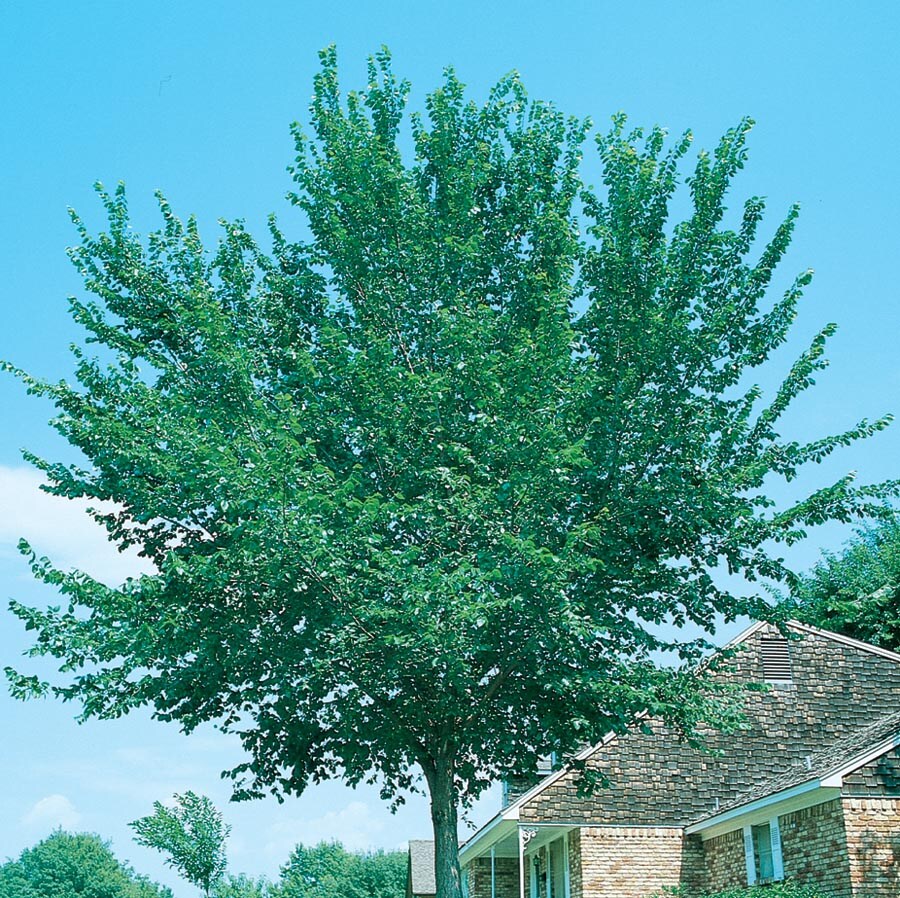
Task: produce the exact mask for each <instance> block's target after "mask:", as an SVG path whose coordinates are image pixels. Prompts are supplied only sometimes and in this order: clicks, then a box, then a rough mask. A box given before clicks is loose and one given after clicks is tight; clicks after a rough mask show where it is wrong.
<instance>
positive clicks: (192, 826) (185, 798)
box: [131, 791, 231, 898]
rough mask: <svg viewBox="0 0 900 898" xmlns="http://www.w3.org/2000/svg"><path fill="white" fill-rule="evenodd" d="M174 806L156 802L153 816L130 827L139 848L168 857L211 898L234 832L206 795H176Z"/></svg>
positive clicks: (222, 872)
mask: <svg viewBox="0 0 900 898" xmlns="http://www.w3.org/2000/svg"><path fill="white" fill-rule="evenodd" d="M174 798H175V805H174V807H166V806H165V805H163V804H162V803H160V802H158V801H155V802H154V803H153V814H151V815H150V816H149V817H142V818H141V819H140V820H135V821H134V822H133V823H132V824H131V828H132V829H133V830H134V831H135V833H136V835H135V841H136V842H137V843H138V844H139V845H146V846H147V847H149V848H156V849H157V850H158V851H161V852H163V853H164V854H167V855H168V858H167V860H166V863H167V864H168V865H169V866H170V867H173V868H174V869H175V870H177V871H178V872H179V873H180V874H181V875H182V876H183V877H184V878H185V879H186V880H187V881H188V882H189V883H191V884H192V885H195V886H197V887H198V888H200V889H202V890H203V893H204V895H206V896H207V898H209V896H210V895H211V893H212V889H213V887H214V886H215V885H216V884H217V883H218V882H219V880H220V879H221V878H222V877H223V876H224V875H225V866H226V858H225V840H226V839H227V838H228V833H229V832H230V830H231V827H229V826H228V825H227V824H225V823H224V822H223V820H222V814H221V813H220V812H219V811H218V810H217V809H216V807H215V805H214V804H213V803H212V802H211V801H210V800H209V799H208V798H207V797H206V796H205V795H197V794H195V793H194V792H190V791H188V792H185V793H184V795H175V796H174Z"/></svg>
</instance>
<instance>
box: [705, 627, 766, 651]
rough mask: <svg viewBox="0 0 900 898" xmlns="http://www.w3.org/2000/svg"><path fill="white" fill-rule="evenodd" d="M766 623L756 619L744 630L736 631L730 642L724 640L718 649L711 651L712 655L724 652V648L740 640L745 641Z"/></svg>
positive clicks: (737, 643) (733, 645)
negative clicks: (736, 633)
mask: <svg viewBox="0 0 900 898" xmlns="http://www.w3.org/2000/svg"><path fill="white" fill-rule="evenodd" d="M765 625H766V621H764V620H758V621H756V623H753V624H750V626H749V627H747V629H746V630H742V631H741V632H740V633H738V635H737V636H735V637H734V639H732V640H731V641H730V642H726V643H725V645H723V646H722V647H721V648H720V649H717V650H716V651H715V652H713V656H715V655H716V654H718V652H724V651H725V650H726V649H733V648H735V647H737V646H739V645H740V644H741V643H742V642H746V641H747V640H748V639H749V638H750V637H751V636H752V635H753V634H754V633H755V632H756V631H757V630H760V629H762V628H763V627H764V626H765Z"/></svg>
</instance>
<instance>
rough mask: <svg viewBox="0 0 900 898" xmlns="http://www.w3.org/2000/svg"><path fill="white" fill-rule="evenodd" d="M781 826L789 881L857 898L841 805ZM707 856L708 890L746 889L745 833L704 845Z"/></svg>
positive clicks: (783, 820) (834, 897) (807, 812)
mask: <svg viewBox="0 0 900 898" xmlns="http://www.w3.org/2000/svg"><path fill="white" fill-rule="evenodd" d="M778 824H779V828H780V829H781V850H782V857H783V859H784V875H785V877H786V878H787V879H793V880H795V881H796V882H798V883H802V884H804V885H816V886H818V887H819V888H820V890H821V891H822V894H823V896H827V898H855V893H853V892H852V891H851V886H850V866H849V861H848V857H847V847H846V844H847V843H846V835H845V832H844V818H843V814H842V809H841V802H840V799H837V800H835V801H829V802H826V803H824V804H820V805H816V806H815V807H811V808H805V809H803V810H801V811H795V812H794V813H792V814H785V815H784V816H783V817H779V818H778ZM703 851H704V855H705V858H706V883H705V885H706V888H707V889H709V890H710V891H717V890H719V889H727V888H734V887H737V886H745V887H746V885H747V862H746V859H745V855H744V833H743V830H742V829H736V830H732V831H731V832H728V833H724V834H723V835H721V836H717V837H716V838H714V839H710V840H709V841H707V842H704V843H703ZM892 894H893V893H892Z"/></svg>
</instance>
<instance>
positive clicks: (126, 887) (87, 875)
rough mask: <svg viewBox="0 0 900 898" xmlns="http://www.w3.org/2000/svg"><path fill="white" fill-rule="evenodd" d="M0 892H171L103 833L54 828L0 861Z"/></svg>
mask: <svg viewBox="0 0 900 898" xmlns="http://www.w3.org/2000/svg"><path fill="white" fill-rule="evenodd" d="M0 898H172V893H171V892H170V891H169V890H168V889H166V888H163V887H162V886H159V885H156V884H155V883H152V882H150V880H148V879H146V878H145V877H143V876H138V875H137V874H136V873H135V872H134V871H133V870H132V869H131V868H130V867H127V866H126V865H125V864H122V863H121V862H119V861H118V860H116V858H115V856H114V855H113V853H112V851H111V850H110V848H109V845H108V844H107V843H106V842H104V841H103V840H102V839H101V838H100V837H99V836H94V835H88V834H85V833H79V834H77V835H72V834H70V833H65V832H55V833H54V834H53V835H52V836H50V837H48V838H47V839H45V840H44V841H43V842H40V843H38V844H37V845H35V846H34V847H33V848H27V849H25V851H23V852H22V854H21V855H20V856H19V857H18V859H16V860H12V861H8V862H7V863H5V864H3V865H2V866H0Z"/></svg>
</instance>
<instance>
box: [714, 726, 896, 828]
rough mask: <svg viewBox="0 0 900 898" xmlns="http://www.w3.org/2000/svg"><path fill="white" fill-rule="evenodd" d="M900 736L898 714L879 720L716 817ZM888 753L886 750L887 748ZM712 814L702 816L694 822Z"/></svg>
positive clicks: (810, 778)
mask: <svg viewBox="0 0 900 898" xmlns="http://www.w3.org/2000/svg"><path fill="white" fill-rule="evenodd" d="M898 735H900V711H895V712H893V713H891V714H886V715H884V716H882V717H879V718H878V720H876V721H875V722H874V723H872V724H870V725H869V726H867V727H863V728H862V729H860V730H856V731H855V732H852V733H849V734H848V735H846V736H844V737H843V738H840V739H837V740H835V741H834V742H833V743H832V744H831V745H829V746H827V747H826V748H823V749H821V750H820V751H818V752H816V753H814V754H810V755H807V757H806V758H804V759H803V760H802V761H795V762H794V763H792V764H791V765H790V766H789V767H788V768H786V769H785V770H784V771H782V772H781V773H779V774H778V775H777V776H774V777H772V778H771V779H768V780H766V781H765V782H763V783H760V784H759V785H758V786H756V787H755V788H753V789H750V790H749V791H747V792H744V793H743V794H741V795H738V796H736V797H735V798H734V800H732V801H729V802H727V803H724V804H722V805H721V806H720V807H719V809H718V810H717V811H716V812H715V814H720V813H723V812H724V811H729V810H732V809H733V808H739V807H741V806H742V805H745V804H750V802H752V801H758V800H759V799H761V798H768V797H769V796H770V795H774V794H775V793H776V792H782V791H784V790H785V789H790V788H792V787H793V786H800V785H802V784H803V783H808V782H813V781H814V780H822V779H825V778H826V777H828V776H830V775H831V774H833V773H836V772H837V771H839V770H841V769H843V768H845V767H846V766H847V765H848V764H850V763H852V762H853V760H854V759H855V758H858V757H860V756H862V755H864V754H865V753H866V752H867V751H871V750H872V749H874V748H877V747H878V746H879V745H881V744H882V743H884V742H885V741H887V740H889V739H890V738H891V737H897V736H898ZM888 750H889V749H888ZM715 814H703V815H701V816H700V817H699V818H698V820H697V822H699V821H700V820H704V819H706V818H708V817H711V816H714V815H715Z"/></svg>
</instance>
